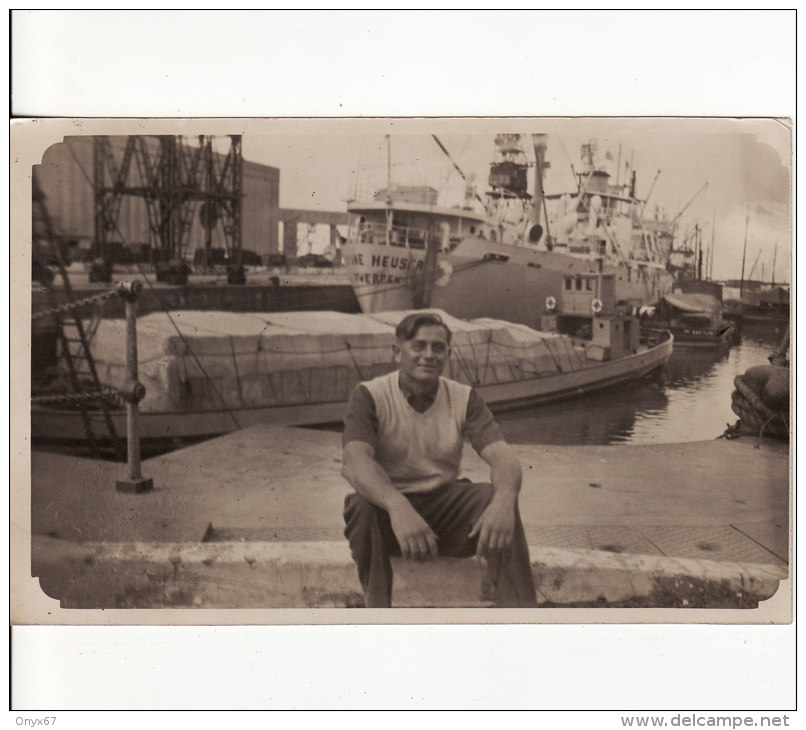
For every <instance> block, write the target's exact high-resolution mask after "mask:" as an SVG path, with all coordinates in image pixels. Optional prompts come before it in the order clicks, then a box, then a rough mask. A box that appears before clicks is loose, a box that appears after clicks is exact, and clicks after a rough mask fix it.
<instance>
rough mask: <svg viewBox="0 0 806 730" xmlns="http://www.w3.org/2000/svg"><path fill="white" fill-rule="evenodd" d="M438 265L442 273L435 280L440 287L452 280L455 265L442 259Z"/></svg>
mask: <svg viewBox="0 0 806 730" xmlns="http://www.w3.org/2000/svg"><path fill="white" fill-rule="evenodd" d="M438 266H439V268H440V270H441V271H442V273H441V274H440V275H439V277H437V279H436V280H435V281H434V284H436V285H437V286H439V287H443V286H448V282H449V281H450V280H451V274H452V273H453V266H451V263H450V261H440V262H439V264H438Z"/></svg>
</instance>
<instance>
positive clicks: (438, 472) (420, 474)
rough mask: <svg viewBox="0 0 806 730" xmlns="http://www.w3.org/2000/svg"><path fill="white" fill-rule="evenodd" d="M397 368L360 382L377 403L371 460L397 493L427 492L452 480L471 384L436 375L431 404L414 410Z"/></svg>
mask: <svg viewBox="0 0 806 730" xmlns="http://www.w3.org/2000/svg"><path fill="white" fill-rule="evenodd" d="M399 376H400V372H399V371H398V370H396V371H394V372H392V373H389V374H388V375H382V376H381V377H378V378H375V379H374V380H370V381H369V382H366V383H364V386H366V388H367V390H369V392H370V395H372V398H373V400H374V401H375V411H376V413H377V416H378V426H379V427H378V448H377V449H376V454H375V458H376V459H377V461H378V463H379V464H380V465H381V466H382V467H383V469H384V470H385V471H386V473H387V474H388V475H389V477H390V479H391V480H392V483H393V484H394V485H395V487H396V488H397V489H399V490H400V491H401V492H404V493H408V492H430V491H431V490H433V489H436V488H437V487H439V486H441V485H443V484H447V483H448V482H451V481H455V480H456V479H457V477H458V476H459V467H460V465H461V461H462V443H463V435H462V429H463V427H464V424H465V418H466V416H467V402H468V399H469V398H470V390H471V389H470V386H467V385H463V384H462V383H457V382H455V381H453V380H448V379H447V378H440V379H439V388H438V390H437V396H436V399H435V401H434V403H433V405H432V406H431V407H430V408H429V409H428V410H427V411H425V413H418V412H417V411H416V410H414V408H412V406H411V404H409V402H408V401H407V400H406V397H405V396H404V395H403V393H402V392H401V390H400V385H399Z"/></svg>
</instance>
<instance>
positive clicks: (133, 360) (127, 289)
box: [117, 280, 154, 493]
mask: <svg viewBox="0 0 806 730" xmlns="http://www.w3.org/2000/svg"><path fill="white" fill-rule="evenodd" d="M142 291H143V285H142V284H141V283H140V282H139V281H137V280H135V281H131V282H121V283H120V284H119V286H118V289H117V292H118V294H119V295H120V296H121V297H123V299H125V300H126V384H125V385H124V387H123V388H121V391H120V394H121V396H122V397H123V400H125V401H126V446H127V449H126V451H127V455H128V465H129V478H128V479H119V480H118V481H117V489H118V491H119V492H135V493H140V492H150V491H151V490H152V489H153V488H154V482H153V481H152V480H151V479H150V478H145V477H143V475H142V474H141V473H140V427H139V416H140V409H139V407H138V405H137V404H138V403H139V402H140V401H141V400H143V398H144V397H145V394H146V388H145V386H144V385H143V384H142V383H141V382H140V381H139V380H138V379H137V298H138V297H139V296H140V294H141V293H142Z"/></svg>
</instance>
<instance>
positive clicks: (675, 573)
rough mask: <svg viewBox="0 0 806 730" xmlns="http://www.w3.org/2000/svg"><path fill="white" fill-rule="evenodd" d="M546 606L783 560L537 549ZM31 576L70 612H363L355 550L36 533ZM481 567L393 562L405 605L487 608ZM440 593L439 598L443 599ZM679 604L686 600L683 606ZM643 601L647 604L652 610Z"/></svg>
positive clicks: (448, 561)
mask: <svg viewBox="0 0 806 730" xmlns="http://www.w3.org/2000/svg"><path fill="white" fill-rule="evenodd" d="M529 550H530V555H531V559H532V571H533V575H534V578H535V585H536V587H537V593H538V601H539V603H540V604H545V605H549V606H558V607H561V606H568V605H579V604H596V603H598V604H607V603H618V602H625V601H632V602H634V603H635V604H636V605H638V606H640V605H653V604H652V603H651V599H653V597H654V598H657V597H658V596H659V595H664V594H665V595H667V596H668V595H670V594H673V595H680V596H686V595H689V596H692V595H694V594H695V593H696V592H697V591H698V590H699V591H701V590H703V589H704V588H705V587H708V586H711V587H716V588H718V589H719V591H720V593H721V594H722V595H726V594H732V595H734V596H736V597H737V598H739V599H740V598H741V597H742V596H745V595H753V596H756V597H760V598H768V597H770V596H772V595H773V594H774V593H775V592H776V590H777V589H778V585H779V581H781V580H783V579H785V578H786V577H787V576H788V569H787V566H785V565H773V564H755V563H736V562H725V561H713V560H701V559H696V560H694V559H685V558H670V557H662V556H654V555H634V554H624V553H618V554H617V553H608V552H602V551H594V550H571V549H564V548H553V547H542V546H530V548H529ZM32 566H33V573H34V575H35V576H37V577H39V579H40V585H41V587H42V590H43V591H44V592H45V593H46V594H47V595H49V596H50V597H52V598H56V599H59V600H60V601H61V605H62V607H63V608H164V607H174V608H191V607H195V608H315V607H327V608H344V607H358V606H360V605H362V599H361V590H360V586H359V584H358V579H357V575H356V571H355V565H354V564H353V561H352V558H351V557H350V552H349V549H348V547H347V545H346V543H344V542H342V541H339V542H208V543H140V542H134V543H73V542H67V541H64V540H58V539H54V538H50V537H42V536H34V537H33V538H32ZM481 574H482V569H481V563H480V562H479V561H478V560H475V559H456V558H440V559H439V560H436V561H433V562H427V563H412V562H409V561H404V560H396V561H395V588H394V596H393V603H394V605H395V606H396V607H401V608H405V607H438V608H448V607H470V608H472V607H482V606H486V605H489V604H487V603H485V602H484V601H483V600H482V599H481V597H480V578H481ZM435 597H438V602H437V601H436V600H435ZM680 600H681V604H682V605H684V606H685V605H688V600H687V599H686V598H685V597H683V598H681V599H680ZM642 601H646V602H647V603H643V604H642Z"/></svg>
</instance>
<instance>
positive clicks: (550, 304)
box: [546, 297, 557, 312]
mask: <svg viewBox="0 0 806 730" xmlns="http://www.w3.org/2000/svg"><path fill="white" fill-rule="evenodd" d="M555 309H557V300H556V299H555V298H554V297H546V310H547V311H549V312H553V311H554V310H555Z"/></svg>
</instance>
